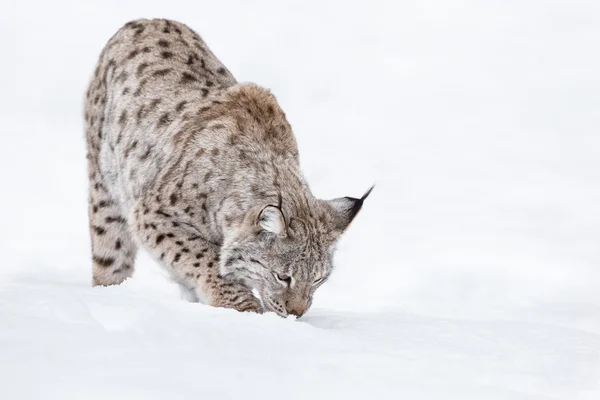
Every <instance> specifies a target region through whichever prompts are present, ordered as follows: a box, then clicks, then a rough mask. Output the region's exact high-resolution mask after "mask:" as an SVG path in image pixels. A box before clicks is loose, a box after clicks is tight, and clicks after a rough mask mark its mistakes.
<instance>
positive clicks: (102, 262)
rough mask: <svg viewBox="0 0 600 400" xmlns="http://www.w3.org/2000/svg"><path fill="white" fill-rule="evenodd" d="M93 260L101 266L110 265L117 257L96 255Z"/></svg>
mask: <svg viewBox="0 0 600 400" xmlns="http://www.w3.org/2000/svg"><path fill="white" fill-rule="evenodd" d="M93 260H94V262H95V263H96V264H98V265H100V266H101V267H110V266H111V265H113V263H114V262H115V259H114V258H112V257H98V256H94V257H93Z"/></svg>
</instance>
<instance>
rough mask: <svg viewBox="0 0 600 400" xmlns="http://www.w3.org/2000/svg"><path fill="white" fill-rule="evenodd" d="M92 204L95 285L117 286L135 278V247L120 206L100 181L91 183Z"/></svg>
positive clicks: (91, 229) (90, 215)
mask: <svg viewBox="0 0 600 400" xmlns="http://www.w3.org/2000/svg"><path fill="white" fill-rule="evenodd" d="M89 200H90V204H89V218H90V235H91V238H92V262H93V267H92V274H93V280H92V284H93V285H94V286H98V285H101V286H108V285H118V284H120V283H121V282H123V281H124V280H125V279H127V278H129V277H131V276H132V275H133V262H134V260H135V255H136V251H137V247H136V244H135V243H134V241H133V238H132V236H131V234H130V233H129V228H128V224H127V220H126V219H125V217H124V216H123V215H122V213H121V210H120V208H119V206H118V204H117V203H116V202H115V201H114V200H113V199H111V198H110V196H109V193H108V191H107V190H106V187H105V186H104V185H103V184H102V183H101V182H100V181H99V180H97V181H94V180H91V181H90V198H89Z"/></svg>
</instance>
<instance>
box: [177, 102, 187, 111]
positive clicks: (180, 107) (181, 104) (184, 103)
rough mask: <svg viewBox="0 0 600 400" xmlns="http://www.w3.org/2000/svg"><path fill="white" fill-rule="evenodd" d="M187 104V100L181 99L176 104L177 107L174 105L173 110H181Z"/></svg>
mask: <svg viewBox="0 0 600 400" xmlns="http://www.w3.org/2000/svg"><path fill="white" fill-rule="evenodd" d="M186 104H187V101H185V100H184V101H182V102H181V103H179V104H177V107H175V111H177V112H181V111H183V108H184V107H185V105H186Z"/></svg>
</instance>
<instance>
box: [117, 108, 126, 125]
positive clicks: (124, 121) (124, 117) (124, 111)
mask: <svg viewBox="0 0 600 400" xmlns="http://www.w3.org/2000/svg"><path fill="white" fill-rule="evenodd" d="M126 122H127V110H123V112H122V113H121V116H120V117H119V125H121V126H123V125H125V123H126Z"/></svg>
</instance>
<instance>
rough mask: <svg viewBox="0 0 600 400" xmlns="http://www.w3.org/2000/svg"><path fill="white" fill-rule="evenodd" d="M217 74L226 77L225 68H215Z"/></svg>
mask: <svg viewBox="0 0 600 400" xmlns="http://www.w3.org/2000/svg"><path fill="white" fill-rule="evenodd" d="M217 73H218V74H221V75H226V74H227V71H225V68H223V67H219V68H217Z"/></svg>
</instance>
